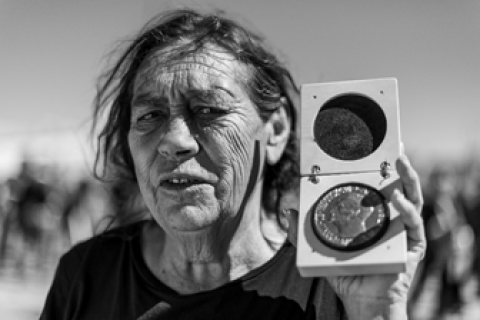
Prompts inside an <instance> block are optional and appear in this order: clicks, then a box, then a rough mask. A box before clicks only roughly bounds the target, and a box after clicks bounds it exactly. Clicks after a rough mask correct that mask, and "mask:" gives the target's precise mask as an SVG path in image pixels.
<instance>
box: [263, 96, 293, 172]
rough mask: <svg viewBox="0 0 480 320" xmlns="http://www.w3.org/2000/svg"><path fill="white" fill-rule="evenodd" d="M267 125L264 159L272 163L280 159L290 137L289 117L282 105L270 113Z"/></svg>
mask: <svg viewBox="0 0 480 320" xmlns="http://www.w3.org/2000/svg"><path fill="white" fill-rule="evenodd" d="M267 126H268V137H267V146H266V160H267V163H268V164H270V165H274V164H275V163H277V162H278V160H280V158H281V156H282V154H283V151H284V150H285V147H286V146H287V143H288V138H289V137H290V130H291V129H290V128H291V125H290V118H289V117H288V115H287V111H286V110H285V107H284V106H283V105H282V106H280V107H279V108H278V109H277V110H275V111H274V112H273V113H272V114H271V115H270V119H269V120H268V122H267Z"/></svg>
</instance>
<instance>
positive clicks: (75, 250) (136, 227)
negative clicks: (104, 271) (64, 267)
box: [60, 221, 146, 264]
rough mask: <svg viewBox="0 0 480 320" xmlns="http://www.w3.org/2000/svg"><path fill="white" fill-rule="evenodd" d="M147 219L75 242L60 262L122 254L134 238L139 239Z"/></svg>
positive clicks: (103, 258) (68, 262)
mask: <svg viewBox="0 0 480 320" xmlns="http://www.w3.org/2000/svg"><path fill="white" fill-rule="evenodd" d="M145 223H146V221H139V222H135V223H132V224H129V225H125V226H118V227H114V228H112V229H108V230H106V231H104V232H102V233H100V234H98V235H95V236H93V237H91V238H89V239H86V240H83V241H81V242H78V243H77V244H75V245H74V246H73V247H72V248H71V249H70V250H68V251H67V252H66V253H65V254H64V255H63V256H62V258H61V260H60V263H63V264H76V263H79V262H81V261H83V260H85V259H87V258H95V259H102V260H105V259H108V257H111V256H116V255H118V254H122V252H123V251H124V250H125V249H126V248H127V247H128V246H129V245H130V243H131V242H132V240H134V239H137V238H138V237H139V236H140V234H141V230H142V228H143V225H144V224H145Z"/></svg>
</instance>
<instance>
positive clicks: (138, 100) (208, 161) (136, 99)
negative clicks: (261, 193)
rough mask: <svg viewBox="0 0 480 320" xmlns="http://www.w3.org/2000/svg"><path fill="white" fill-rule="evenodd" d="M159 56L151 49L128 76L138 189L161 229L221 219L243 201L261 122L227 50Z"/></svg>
mask: <svg viewBox="0 0 480 320" xmlns="http://www.w3.org/2000/svg"><path fill="white" fill-rule="evenodd" d="M165 60H166V59H162V51H159V52H157V53H156V54H154V55H153V56H151V57H150V58H149V59H148V60H147V61H146V62H145V63H144V64H143V65H142V67H141V68H140V70H139V72H138V73H137V76H136V79H135V81H134V87H133V99H132V103H131V108H132V110H131V111H132V112H131V114H132V116H131V126H130V132H129V145H130V150H131V154H132V157H133V161H134V166H135V171H136V176H137V180H138V183H139V186H140V190H141V192H142V194H143V196H144V198H145V201H146V203H147V206H148V208H149V209H150V211H151V212H152V214H153V216H154V218H155V220H156V221H157V222H158V223H159V224H160V225H161V226H162V228H163V229H165V230H166V231H167V232H168V230H175V231H198V230H203V229H206V228H211V227H212V226H214V225H217V226H222V225H223V224H224V223H225V222H227V221H231V220H232V218H234V216H235V214H236V212H237V211H238V209H239V207H240V205H241V203H242V200H243V197H244V194H245V190H246V187H247V184H248V181H249V178H250V172H251V170H252V163H253V158H254V157H253V156H254V149H255V141H258V142H259V145H260V148H259V149H260V154H263V152H264V151H263V150H264V146H265V141H266V134H265V132H266V130H265V126H266V125H265V123H264V122H263V121H262V119H261V118H260V116H259V114H258V112H257V110H256V107H255V106H254V104H253V103H252V101H251V100H250V98H249V96H248V94H247V92H246V90H245V88H244V86H243V85H242V82H243V81H246V79H247V78H248V77H247V71H246V68H245V67H244V66H243V65H241V64H240V63H238V62H237V61H235V60H234V59H233V58H232V57H231V56H230V55H228V54H226V53H221V52H213V51H212V52H209V51H206V52H198V53H196V54H193V55H191V56H188V57H183V58H180V59H174V60H172V59H169V60H167V61H165ZM260 156H261V159H262V160H261V161H262V162H263V158H264V157H263V156H262V155H260Z"/></svg>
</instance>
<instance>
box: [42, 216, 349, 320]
mask: <svg viewBox="0 0 480 320" xmlns="http://www.w3.org/2000/svg"><path fill="white" fill-rule="evenodd" d="M141 227H142V223H135V224H132V225H130V226H127V227H123V228H119V229H116V230H112V231H109V232H106V233H105V234H102V235H99V236H96V237H94V238H92V239H90V240H87V241H85V242H83V243H80V244H78V245H76V246H75V247H74V248H73V249H72V250H70V251H69V252H68V253H66V254H65V255H64V256H63V257H62V258H61V260H60V263H59V266H58V268H57V271H56V275H55V278H54V281H53V284H52V287H51V288H50V292H49V294H48V296H47V300H46V303H45V306H44V310H43V313H42V315H41V317H40V319H41V320H60V319H62V320H67V319H68V320H80V319H82V320H95V319H101V320H108V319H112V320H113V319H115V320H122V319H129V320H134V319H138V320H153V319H160V320H168V319H228V320H237V319H238V320H240V319H242V320H245V319H262V320H268V319H275V320H281V319H289V320H294V319H322V320H340V319H346V316H345V315H344V309H343V306H342V304H341V302H340V300H339V299H338V297H337V296H336V295H335V293H334V292H333V290H332V289H331V287H330V286H329V284H328V283H327V282H326V281H325V279H322V278H316V279H314V278H302V277H301V276H300V274H299V273H298V271H297V268H296V266H295V248H294V247H293V246H292V245H291V244H289V243H286V244H285V245H284V246H283V247H282V248H281V249H280V250H279V252H278V253H277V254H276V255H275V256H274V257H273V258H272V259H271V260H270V261H268V262H267V263H265V264H264V265H262V266H261V267H259V268H257V269H255V270H253V271H251V272H249V273H248V274H246V275H245V276H243V277H241V278H239V279H237V280H234V281H232V282H230V283H228V284H226V285H224V286H221V287H219V288H217V289H214V290H211V291H207V292H201V293H197V294H190V295H181V294H178V293H177V292H175V291H174V290H172V289H171V288H169V287H167V286H166V285H164V284H163V283H162V282H161V281H159V280H158V279H157V278H156V277H155V276H154V275H153V273H152V272H151V271H150V269H148V267H147V265H146V264H145V262H144V260H143V257H142V254H141V248H140V230H141Z"/></svg>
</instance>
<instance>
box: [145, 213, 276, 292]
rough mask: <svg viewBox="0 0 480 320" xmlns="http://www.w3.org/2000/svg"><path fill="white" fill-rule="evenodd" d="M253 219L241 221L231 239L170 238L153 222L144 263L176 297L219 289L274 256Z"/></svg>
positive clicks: (205, 235)
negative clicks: (176, 293)
mask: <svg viewBox="0 0 480 320" xmlns="http://www.w3.org/2000/svg"><path fill="white" fill-rule="evenodd" d="M256 219H257V220H256V221H255V219H243V221H244V222H243V223H242V224H241V225H240V226H238V228H237V229H236V232H234V233H233V237H232V238H231V239H222V238H221V237H219V235H218V234H216V233H213V232H212V233H210V232H203V233H192V234H189V235H182V236H178V237H171V236H168V235H167V234H166V233H165V232H164V231H163V230H162V229H161V228H160V227H159V226H158V225H157V224H156V223H155V222H154V221H152V223H151V224H149V225H148V226H147V227H146V228H145V232H144V237H143V241H142V243H143V245H142V247H143V255H144V258H145V261H146V263H147V265H148V266H149V268H150V269H151V270H152V272H153V273H154V274H155V275H156V276H157V278H159V279H160V280H161V281H162V282H163V283H165V284H166V285H168V286H169V287H171V288H172V289H174V290H176V291H177V292H179V293H182V294H190V293H196V292H200V291H206V290H211V289H214V288H217V287H220V286H222V285H223V284H225V283H227V282H230V281H232V280H234V279H238V278H240V277H242V276H243V275H245V274H247V273H248V272H249V271H251V270H253V269H255V268H258V267H259V266H261V265H263V264H264V263H266V262H267V261H268V260H270V259H271V258H272V257H273V256H274V255H275V253H276V252H277V250H278V247H275V246H272V245H271V243H269V241H268V239H266V238H265V235H264V232H263V231H262V224H261V223H260V221H259V220H260V217H259V215H258V214H257V215H256ZM245 221H246V222H245ZM268 223H269V224H271V223H272V222H271V221H268ZM277 240H278V238H277Z"/></svg>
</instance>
